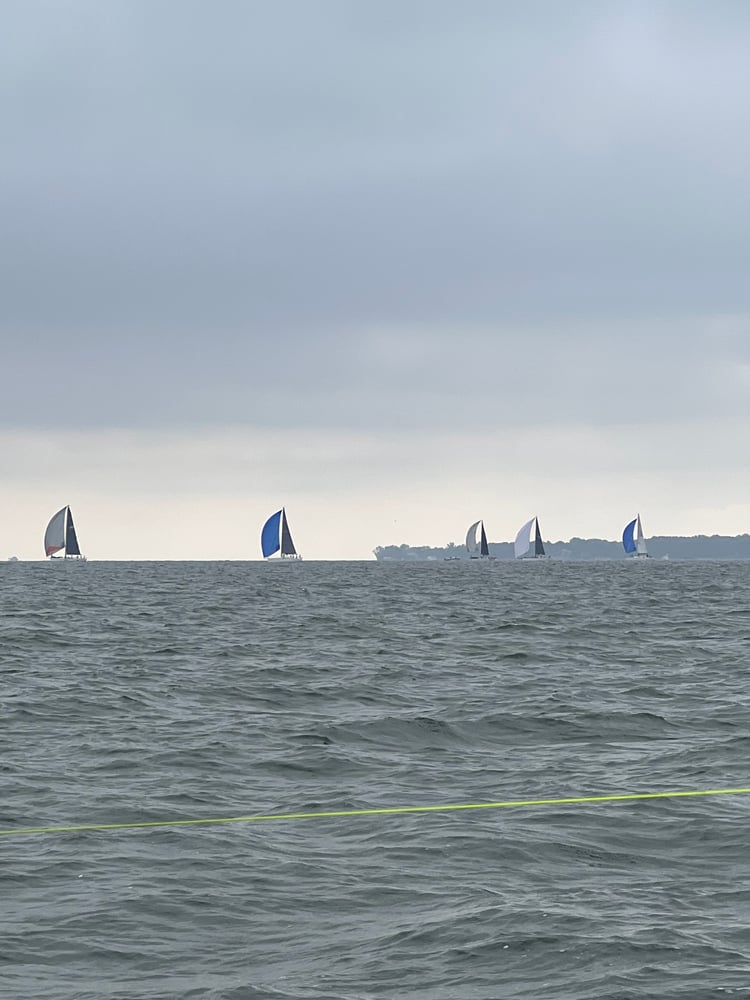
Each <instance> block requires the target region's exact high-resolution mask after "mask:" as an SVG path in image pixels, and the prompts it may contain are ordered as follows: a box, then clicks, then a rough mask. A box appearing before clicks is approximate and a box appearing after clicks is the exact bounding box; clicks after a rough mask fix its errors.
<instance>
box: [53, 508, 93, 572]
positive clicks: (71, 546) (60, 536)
mask: <svg viewBox="0 0 750 1000" xmlns="http://www.w3.org/2000/svg"><path fill="white" fill-rule="evenodd" d="M57 552H62V553H63V554H62V555H61V556H58V555H56V553H57ZM44 554H45V556H49V558H50V559H80V560H81V561H82V562H85V561H86V556H82V555H81V550H80V548H79V546H78V536H77V535H76V529H75V526H74V524H73V514H72V511H71V509H70V507H62V508H61V509H60V510H58V512H57V513H56V514H53V516H52V518H51V520H50V522H49V524H48V525H47V530H46V531H45V533H44Z"/></svg>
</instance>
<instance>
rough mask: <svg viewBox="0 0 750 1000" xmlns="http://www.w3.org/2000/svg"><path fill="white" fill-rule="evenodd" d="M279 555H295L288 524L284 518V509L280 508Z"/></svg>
mask: <svg viewBox="0 0 750 1000" xmlns="http://www.w3.org/2000/svg"><path fill="white" fill-rule="evenodd" d="M281 555H282V556H296V555H297V550H296V549H295V547H294V542H293V541H292V533H291V531H290V530H289V524H288V523H287V519H286V511H285V510H284V508H283V507H282V508H281Z"/></svg>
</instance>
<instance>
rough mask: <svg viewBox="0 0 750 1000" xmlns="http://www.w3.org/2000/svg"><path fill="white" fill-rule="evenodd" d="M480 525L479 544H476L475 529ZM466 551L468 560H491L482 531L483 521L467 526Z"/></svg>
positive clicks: (492, 557)
mask: <svg viewBox="0 0 750 1000" xmlns="http://www.w3.org/2000/svg"><path fill="white" fill-rule="evenodd" d="M480 525H481V531H480V533H479V542H477V528H479V527H480ZM466 551H467V552H468V553H469V558H470V559H492V560H494V558H495V557H494V556H491V555H490V548H489V546H488V545H487V535H486V533H485V530H484V521H475V522H474V523H473V524H472V525H470V526H469V530H468V531H467V532H466Z"/></svg>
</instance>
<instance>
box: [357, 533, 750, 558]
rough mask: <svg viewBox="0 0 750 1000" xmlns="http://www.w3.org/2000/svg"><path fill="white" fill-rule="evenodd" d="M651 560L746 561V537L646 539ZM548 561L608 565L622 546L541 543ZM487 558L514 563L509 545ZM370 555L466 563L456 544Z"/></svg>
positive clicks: (497, 546)
mask: <svg viewBox="0 0 750 1000" xmlns="http://www.w3.org/2000/svg"><path fill="white" fill-rule="evenodd" d="M646 543H647V545H648V552H649V555H650V556H651V558H652V559H726V560H732V561H736V560H739V561H742V560H745V559H747V560H750V534H744V535H687V536H686V535H655V536H654V537H653V538H648V539H646ZM544 548H545V551H546V553H547V555H548V556H549V557H550V558H552V559H560V560H568V561H571V562H575V561H586V562H591V561H599V560H601V561H611V560H615V559H626V558H628V557H627V556H626V555H625V552H624V550H623V547H622V543H621V542H619V541H610V540H609V539H604V538H571V539H569V540H568V541H567V542H563V541H559V542H550V541H547V540H546V539H545V540H544ZM489 550H490V555H491V556H494V557H495V559H497V560H501V561H508V562H511V561H513V560H514V558H515V556H514V551H513V543H512V542H490V543H489ZM373 555H374V556H375V558H376V559H377V560H378V561H379V562H417V561H425V560H427V561H436V560H443V559H453V560H459V561H466V562H469V554H468V552H467V551H466V547H465V546H464V545H463V544H461V543H458V542H449V543H448V544H447V545H444V546H429V545H407V544H406V543H402V544H400V545H378V546H377V547H376V548H375V549H374V550H373Z"/></svg>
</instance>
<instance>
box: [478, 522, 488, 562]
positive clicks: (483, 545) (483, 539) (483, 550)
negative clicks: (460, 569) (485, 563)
mask: <svg viewBox="0 0 750 1000" xmlns="http://www.w3.org/2000/svg"><path fill="white" fill-rule="evenodd" d="M489 554H490V547H489V545H488V544H487V535H486V534H485V532H484V521H482V531H481V535H480V541H479V555H480V556H482V557H483V558H487V556H488V555H489Z"/></svg>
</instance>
